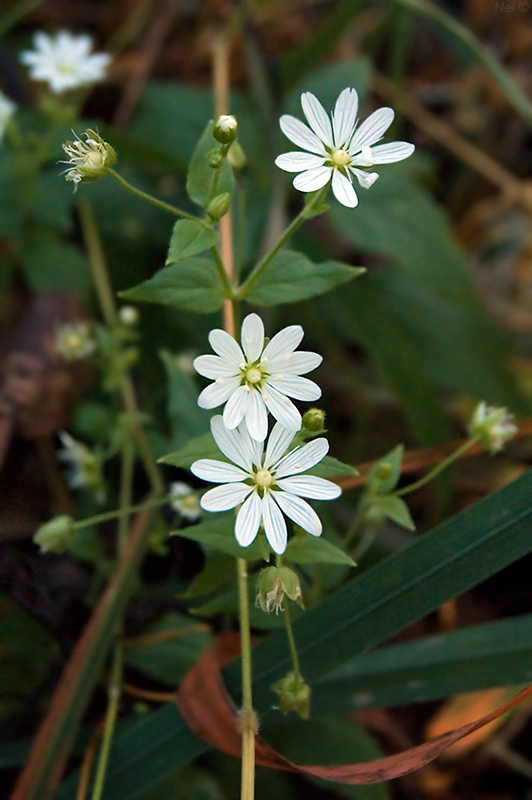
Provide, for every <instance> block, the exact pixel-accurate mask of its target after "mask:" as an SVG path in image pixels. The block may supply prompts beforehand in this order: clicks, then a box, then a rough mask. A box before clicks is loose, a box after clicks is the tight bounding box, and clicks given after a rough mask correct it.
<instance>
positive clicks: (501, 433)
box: [469, 400, 518, 453]
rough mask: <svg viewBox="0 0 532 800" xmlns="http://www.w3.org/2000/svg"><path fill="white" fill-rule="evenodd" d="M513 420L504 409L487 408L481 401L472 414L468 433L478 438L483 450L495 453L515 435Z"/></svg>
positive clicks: (515, 426)
mask: <svg viewBox="0 0 532 800" xmlns="http://www.w3.org/2000/svg"><path fill="white" fill-rule="evenodd" d="M513 418H514V415H513V414H508V411H507V409H506V408H496V407H494V406H488V405H486V403H485V402H484V400H483V401H482V402H481V403H479V404H478V406H477V407H476V409H475V411H474V412H473V416H472V417H471V422H470V423H469V433H470V435H471V436H476V437H477V438H478V440H479V442H480V444H481V445H482V447H484V449H485V450H488V451H489V452H490V453H497V452H498V451H499V450H502V448H503V447H504V444H505V442H507V441H508V440H509V439H512V438H513V437H514V436H515V434H516V433H517V430H518V428H517V425H514V424H513V422H512V420H513Z"/></svg>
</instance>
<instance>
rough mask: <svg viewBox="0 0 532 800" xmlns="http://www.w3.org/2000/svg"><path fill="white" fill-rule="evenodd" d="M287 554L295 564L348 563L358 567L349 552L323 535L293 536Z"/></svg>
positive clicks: (289, 559)
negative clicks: (345, 551)
mask: <svg viewBox="0 0 532 800" xmlns="http://www.w3.org/2000/svg"><path fill="white" fill-rule="evenodd" d="M285 555H286V558H287V559H288V561H292V562H293V563H294V564H347V565H348V566H350V567H356V564H355V562H354V561H353V559H352V558H350V557H349V556H348V555H347V553H344V551H343V550H340V548H339V547H336V545H334V544H333V543H332V542H329V541H327V539H324V538H323V537H322V536H319V537H316V536H310V535H306V536H293V537H292V538H291V539H290V541H289V542H288V545H287V547H286V550H285Z"/></svg>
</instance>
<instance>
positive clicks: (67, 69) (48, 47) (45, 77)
mask: <svg viewBox="0 0 532 800" xmlns="http://www.w3.org/2000/svg"><path fill="white" fill-rule="evenodd" d="M33 44H34V47H35V49H34V50H25V51H24V52H23V53H21V54H20V60H21V61H22V63H23V64H26V65H27V66H29V68H30V77H31V78H33V79H34V80H36V81H45V82H46V83H47V84H48V86H49V87H50V89H51V90H52V92H56V93H58V92H64V91H65V90H66V89H77V88H78V87H80V86H90V84H92V83H97V82H98V81H101V80H103V78H105V73H106V71H107V67H108V66H109V62H110V61H111V56H110V55H109V54H108V53H94V54H92V55H91V50H92V39H91V37H90V36H87V35H85V34H82V35H81V36H74V35H73V34H71V33H69V32H68V31H59V33H58V34H57V35H56V36H55V37H54V36H48V34H46V33H43V32H42V31H39V32H38V33H36V34H35V36H34V37H33Z"/></svg>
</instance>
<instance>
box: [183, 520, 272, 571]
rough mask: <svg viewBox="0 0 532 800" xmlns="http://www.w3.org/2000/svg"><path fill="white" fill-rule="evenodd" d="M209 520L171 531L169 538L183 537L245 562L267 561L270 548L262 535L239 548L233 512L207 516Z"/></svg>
mask: <svg viewBox="0 0 532 800" xmlns="http://www.w3.org/2000/svg"><path fill="white" fill-rule="evenodd" d="M209 517H210V519H208V520H207V521H206V522H202V523H201V524H200V525H191V526H190V527H188V528H181V529H180V530H177V531H172V533H171V534H170V535H171V536H183V537H184V538H185V539H192V541H194V542H198V543H199V544H201V545H202V546H203V547H206V548H210V549H212V550H218V551H219V552H220V553H226V554H227V555H229V556H233V557H234V558H244V559H245V560H246V561H259V560H260V559H265V560H266V561H268V559H269V555H270V547H269V545H268V544H267V542H266V537H265V536H264V534H262V533H259V534H258V535H257V537H256V539H255V541H254V542H252V544H250V545H249V547H240V545H239V544H238V542H237V540H236V539H235V515H234V512H230V513H227V514H209Z"/></svg>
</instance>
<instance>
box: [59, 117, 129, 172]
mask: <svg viewBox="0 0 532 800" xmlns="http://www.w3.org/2000/svg"><path fill="white" fill-rule="evenodd" d="M81 135H82V136H85V141H82V139H81V138H77V139H76V140H75V141H74V142H66V144H64V145H63V150H64V151H65V153H66V154H67V156H70V158H69V160H68V161H63V162H62V163H63V164H70V165H71V169H67V170H65V172H66V175H65V178H66V180H67V181H73V182H74V183H75V184H78V183H80V182H81V181H84V182H86V183H90V182H92V181H97V180H98V179H99V178H103V176H104V175H106V174H107V173H108V172H109V170H110V169H111V167H112V166H113V164H114V163H115V161H116V153H115V151H114V149H113V148H112V147H111V145H110V144H108V143H107V142H105V141H104V140H103V139H102V137H101V136H99V135H98V134H97V133H96V132H95V131H93V130H90V129H89V130H87V131H85V133H82V134H81Z"/></svg>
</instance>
